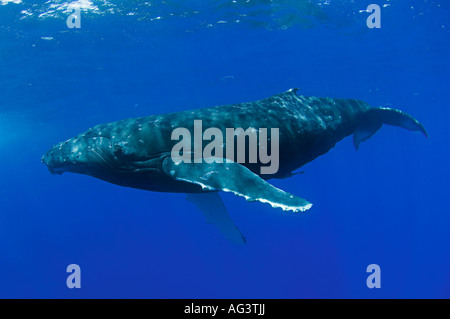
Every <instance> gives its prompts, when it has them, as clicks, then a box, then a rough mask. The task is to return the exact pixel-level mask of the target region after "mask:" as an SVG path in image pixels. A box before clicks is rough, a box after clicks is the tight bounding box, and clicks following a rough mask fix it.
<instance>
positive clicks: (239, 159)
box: [42, 89, 427, 242]
mask: <svg viewBox="0 0 450 319" xmlns="http://www.w3.org/2000/svg"><path fill="white" fill-rule="evenodd" d="M296 92H297V89H291V90H288V91H287V92H284V93H281V94H277V95H274V96H271V97H269V98H266V99H263V100H259V101H255V102H247V103H239V104H231V105H224V106H216V107H210V108H204V109H198V110H192V111H183V112H178V113H169V114H163V115H153V116H148V117H141V118H132V119H126V120H122V121H118V122H114V123H108V124H100V125H97V126H95V127H93V128H91V129H89V130H87V131H86V132H84V133H82V134H80V135H78V136H76V137H74V138H72V139H69V140H67V141H65V142H62V143H59V144H58V145H56V146H54V147H53V148H51V149H50V150H49V151H48V152H47V153H46V154H45V155H44V156H43V157H42V162H44V163H45V164H46V165H47V167H48V169H49V170H50V172H51V173H56V174H61V173H63V172H74V173H80V174H86V175H90V176H94V177H97V178H100V179H102V180H105V181H108V182H111V183H114V184H117V185H122V186H127V187H132V188H138V189H144V190H150V191H160V192H183V193H192V194H195V193H205V195H202V196H209V197H213V196H217V194H216V192H217V191H225V192H232V193H234V194H236V195H238V196H242V197H244V198H246V199H247V200H249V201H260V202H263V203H268V204H270V205H271V206H273V207H279V208H282V209H283V210H290V211H294V212H299V211H305V210H307V209H309V208H310V207H311V206H312V204H311V203H309V202H308V201H306V200H304V199H301V198H299V197H297V196H295V195H292V194H289V193H287V192H284V191H282V190H280V189H278V188H276V187H274V186H272V185H271V184H269V183H268V182H267V181H266V180H268V179H271V178H284V177H287V176H292V175H294V174H293V173H292V172H293V171H294V170H296V169H297V168H299V167H301V166H303V165H305V164H306V163H308V162H310V161H312V160H313V159H315V158H316V157H318V156H320V155H322V154H325V153H326V152H328V151H329V150H330V149H331V148H333V147H334V145H335V144H336V143H337V142H339V141H340V140H341V139H343V138H345V137H346V136H349V135H352V134H353V142H354V145H355V148H356V149H358V148H359V146H360V143H361V142H363V141H365V140H367V139H368V138H369V137H371V136H372V135H373V134H375V132H376V131H377V130H378V129H379V128H380V127H381V126H382V125H383V124H388V125H394V126H399V127H402V128H406V129H408V130H412V131H419V132H421V133H423V134H424V135H425V136H427V133H426V131H425V129H424V128H423V126H422V125H421V124H420V123H419V122H418V121H417V120H415V119H414V118H413V117H411V116H410V115H408V114H406V113H404V112H402V111H399V110H395V109H389V108H372V107H370V106H369V105H368V104H367V103H365V102H362V101H359V100H352V99H335V98H320V97H306V96H301V95H298V94H296ZM199 123H200V128H199ZM206 194H209V195H206ZM192 196H195V195H191V197H190V201H192V202H195V203H196V204H197V205H198V206H199V207H200V208H201V210H202V211H203V212H204V213H205V215H206V216H207V218H208V219H209V220H211V221H212V222H214V223H216V224H220V225H219V229H220V230H221V231H222V232H223V233H224V234H225V235H226V236H227V237H228V238H230V239H231V240H233V241H236V242H243V236H242V235H241V234H240V232H239V231H238V230H237V228H235V227H230V226H229V225H233V224H232V223H231V220H230V219H229V217H228V216H226V217H227V218H225V217H224V215H223V214H225V213H226V210H225V209H216V210H214V211H210V210H208V209H206V208H205V205H204V204H199V203H200V202H202V203H204V202H206V201H205V197H202V200H201V201H196V200H194V199H193V197H192ZM210 202H214V203H216V204H215V205H219V204H220V203H221V200H220V197H218V198H215V199H214V200H211V201H210ZM217 203H219V204H217ZM220 205H222V206H223V204H220ZM224 211H225V213H223V212H224ZM219 212H222V213H219ZM225 221H228V222H225ZM224 225H228V226H226V227H225V226H224Z"/></svg>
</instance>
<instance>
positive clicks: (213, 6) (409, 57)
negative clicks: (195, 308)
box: [0, 0, 450, 298]
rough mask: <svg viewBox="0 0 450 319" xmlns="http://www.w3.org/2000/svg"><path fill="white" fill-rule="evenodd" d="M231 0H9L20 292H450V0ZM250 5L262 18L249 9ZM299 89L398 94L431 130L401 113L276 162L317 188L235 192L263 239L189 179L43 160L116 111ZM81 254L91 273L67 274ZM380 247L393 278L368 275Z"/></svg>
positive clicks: (5, 136)
mask: <svg viewBox="0 0 450 319" xmlns="http://www.w3.org/2000/svg"><path fill="white" fill-rule="evenodd" d="M54 2H55V3H62V1H54ZM94 2H95V1H94ZM230 2H231V1H193V2H192V8H193V9H192V10H191V11H196V10H198V13H191V14H186V16H183V12H184V11H186V10H187V9H186V8H189V4H188V3H190V2H187V1H179V4H180V6H181V7H182V8H179V7H178V6H177V5H174V4H173V3H174V2H171V3H172V5H171V6H167V7H166V6H164V5H163V4H159V5H158V6H156V8H154V7H148V8H144V7H139V8H138V10H135V9H134V8H135V6H136V3H137V2H132V1H125V2H124V3H125V4H122V7H121V8H122V11H120V12H115V13H111V12H110V13H100V14H99V13H94V12H92V10H87V11H84V12H82V28H81V29H78V30H75V29H68V28H67V27H66V24H65V19H66V17H67V15H68V14H66V13H63V12H62V13H61V12H60V13H59V15H56V16H54V17H45V16H42V17H38V15H39V12H41V13H42V12H45V8H46V7H45V6H44V1H42V2H34V3H36V4H37V5H34V6H33V5H32V3H30V2H26V1H24V2H23V3H20V4H14V3H9V4H6V5H3V6H0V40H1V42H0V149H1V151H0V152H1V153H0V154H1V156H0V190H1V192H0V297H1V298H6V297H9V298H18V297H26V298H29V297H32V298H35V297H38V298H47V297H50V298H56V297H62V298H78V297H87V298H91V297H138V298H141V297H146V298H304V297H326V298H329V297H344V298H348V297H351V298H381V297H384V298H398V297H401V298H417V297H426V298H428V297H433V298H436V297H438V298H442V297H445V298H448V297H450V254H449V252H450V251H449V249H450V237H449V231H450V214H449V206H450V196H449V194H448V190H449V187H448V185H449V184H448V183H449V177H450V176H449V166H448V165H449V160H450V149H449V134H448V128H449V124H448V121H449V117H450V109H449V105H448V101H449V99H450V90H449V86H448V85H449V80H450V63H449V56H450V55H449V54H450V47H449V39H450V37H449V36H450V33H449V30H450V21H449V13H450V5H449V3H448V1H444V0H442V1H401V3H391V5H390V6H386V7H384V8H382V16H381V18H382V28H381V29H376V30H375V29H368V28H367V26H366V24H365V20H366V18H367V16H368V15H369V14H368V13H367V12H359V10H361V9H365V8H366V7H367V5H368V4H369V3H372V2H374V3H377V1H374V0H371V1H357V2H358V3H357V4H354V3H353V2H352V1H333V0H331V1H328V2H329V4H325V5H320V6H319V5H318V4H315V3H323V2H325V1H313V2H312V4H308V1H300V0H297V2H295V1H279V3H278V4H280V5H281V6H282V7H283V6H286V8H288V9H287V11H288V12H293V13H294V16H295V15H298V14H300V13H302V12H300V11H302V10H309V11H305V12H306V14H305V16H306V18H308V21H309V22H307V23H304V21H303V20H302V21H300V20H295V19H294V20H293V21H292V19H291V20H289V19H288V18H286V16H283V14H284V11H283V10H280V11H276V12H274V11H273V10H274V8H275V9H276V8H277V5H278V4H277V2H271V1H252V2H251V4H252V5H253V7H252V6H250V5H249V4H247V5H244V4H242V3H243V2H244V1H237V3H236V4H234V5H236V7H235V8H236V9H234V7H231V9H230ZM390 2H394V1H383V2H379V3H378V4H380V5H382V4H389V3H390ZM397 2H400V1H397ZM95 3H97V2H95ZM292 3H297V6H294V9H292V8H291V9H289V8H290V7H289V6H290V5H292ZM181 4H182V5H181ZM298 4H301V5H298ZM127 5H128V7H127ZM303 5H304V6H303ZM47 6H48V4H47ZM223 7H225V8H226V10H228V11H227V12H228V13H227V14H224V12H225V11H224V10H225V9H223ZM124 8H125V9H124ZM23 10H29V12H30V13H32V15H30V16H29V17H27V18H21V17H24V16H25V14H24V13H23V12H22V13H21V11H23ZM39 10H41V11H39ZM152 10H153V11H152ZM172 10H175V11H177V13H176V14H174V15H172V16H171V15H170V13H171V12H172ZM268 10H269V11H268ZM270 10H272V11H270ZM289 10H291V11H289ZM295 10H297V11H295ZM131 11H133V12H135V15H126V13H127V12H131ZM246 12H247V13H252V14H253V13H254V12H257V14H256V15H255V14H253V16H254V17H255V18H254V21H253V20H251V19H250V18H249V19H247V20H246V18H245V16H241V21H239V22H232V21H233V20H236V19H237V18H236V17H237V15H238V14H239V13H246ZM278 15H281V17H282V19H281V20H280V19H279V17H278ZM157 16H161V19H153V20H152V19H151V18H154V17H157ZM248 16H250V15H248ZM248 16H247V17H248ZM283 17H284V18H286V19H285V20H283ZM287 17H289V15H288V16H287ZM227 19H228V20H227ZM217 21H227V22H226V23H223V22H221V23H217ZM280 21H281V22H280ZM286 21H288V22H286ZM289 21H290V22H289ZM48 37H52V39H51V40H49V39H48ZM292 87H299V88H300V91H299V93H300V94H304V95H316V96H331V97H341V98H357V99H362V100H364V101H366V102H368V103H370V104H371V105H373V106H389V105H390V106H392V107H397V108H399V109H402V110H404V111H406V112H408V113H410V114H412V115H413V116H415V117H416V118H417V119H419V120H420V121H421V122H422V123H423V125H424V126H425V127H426V129H427V130H428V133H429V135H430V137H429V139H425V138H424V137H423V136H421V135H419V134H413V133H411V132H409V131H406V130H402V129H399V128H394V127H386V126H384V127H383V128H382V129H381V130H380V131H379V132H378V133H377V134H376V135H375V136H374V137H373V138H371V139H370V140H369V141H367V142H365V143H364V144H362V145H361V148H360V151H358V152H355V150H354V148H353V145H352V143H351V138H347V139H344V140H343V141H342V142H340V143H339V144H338V145H337V146H336V147H335V148H334V149H333V150H331V151H330V152H329V153H328V154H326V155H325V156H322V157H320V158H318V159H316V160H315V161H314V162H312V163H310V164H308V165H307V166H305V167H304V168H303V170H305V173H304V174H301V175H297V176H295V177H293V178H290V179H286V180H274V181H273V182H272V183H273V184H274V185H276V186H278V187H280V188H282V189H284V190H287V191H289V192H292V193H294V194H296V195H298V196H300V197H303V198H306V199H308V200H310V201H311V202H312V203H314V206H313V208H312V209H311V210H309V211H308V212H306V213H304V214H292V213H287V212H283V211H282V210H280V209H272V208H271V207H270V206H269V205H264V204H260V203H247V202H246V201H245V200H244V199H242V198H237V197H235V196H233V195H229V194H223V199H224V202H225V205H226V206H227V208H228V210H229V212H230V214H231V216H232V218H233V219H234V221H235V222H236V224H237V225H238V226H239V228H240V229H241V230H242V232H243V233H244V234H245V235H246V238H247V240H248V243H247V244H246V245H244V246H236V245H233V244H231V243H229V242H227V241H226V239H224V238H223V237H222V236H221V234H220V233H219V232H218V231H217V230H216V229H215V228H214V227H213V226H211V225H209V224H206V223H205V221H204V218H203V216H202V214H201V213H200V212H199V211H197V209H196V208H195V207H194V206H193V205H192V204H190V203H188V202H187V201H185V199H184V195H182V194H166V193H151V192H145V191H139V190H134V189H127V188H121V187H119V186H115V185H112V184H108V183H105V182H102V181H100V180H96V179H93V178H90V177H87V176H81V175H75V174H64V175H62V176H56V175H50V174H49V172H48V171H47V168H46V167H45V166H44V165H43V164H41V163H40V158H41V156H42V155H43V154H44V153H45V151H47V149H48V148H50V147H51V146H52V145H53V144H56V143H57V142H60V141H62V140H66V139H67V138H70V137H72V136H74V135H76V134H78V133H80V132H81V131H84V130H86V129H87V128H89V127H91V126H93V125H96V124H99V123H103V122H109V121H114V120H119V119H122V118H128V117H134V116H141V115H151V114H158V113H163V112H172V111H179V110H186V109H190V108H200V107H207V106H212V105H220V104H228V103H237V102H243V101H251V100H256V99H260V98H265V97H268V96H270V95H272V94H276V93H281V92H283V91H285V90H287V89H289V88H292ZM71 263H76V264H78V265H80V267H81V272H82V288H81V289H73V290H70V289H68V288H67V287H66V277H67V275H68V274H67V273H66V272H65V270H66V267H67V265H69V264H71ZM372 263H376V264H378V265H380V267H381V285H382V288H381V289H372V290H371V289H368V288H367V287H366V278H367V276H368V274H367V273H366V267H367V266H368V265H369V264H372Z"/></svg>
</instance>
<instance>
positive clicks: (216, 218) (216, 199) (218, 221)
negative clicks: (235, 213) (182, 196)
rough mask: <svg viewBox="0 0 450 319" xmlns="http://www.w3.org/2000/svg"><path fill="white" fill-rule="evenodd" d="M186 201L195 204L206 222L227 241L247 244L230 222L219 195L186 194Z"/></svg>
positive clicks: (210, 193) (214, 193)
mask: <svg viewBox="0 0 450 319" xmlns="http://www.w3.org/2000/svg"><path fill="white" fill-rule="evenodd" d="M186 199H187V200H188V201H190V202H191V203H193V204H195V205H196V206H197V207H198V208H199V209H200V211H201V212H202V213H203V215H204V216H205V217H206V221H207V222H208V223H211V224H213V225H214V226H216V227H217V228H218V229H219V230H220V232H221V233H222V234H223V235H224V236H225V237H226V238H227V239H228V240H230V241H231V242H233V243H235V244H245V243H246V242H247V241H246V240H245V237H244V235H242V233H241V232H240V231H239V229H238V228H237V226H236V225H235V224H234V223H233V221H232V220H231V217H230V215H229V214H228V212H227V209H226V208H225V205H224V204H223V201H222V198H220V195H219V193H217V192H205V193H189V194H186Z"/></svg>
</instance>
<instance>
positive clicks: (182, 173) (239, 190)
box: [163, 157, 312, 212]
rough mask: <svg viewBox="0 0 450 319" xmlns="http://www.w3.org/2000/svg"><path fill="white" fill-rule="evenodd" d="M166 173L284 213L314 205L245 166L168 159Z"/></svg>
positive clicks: (207, 188)
mask: <svg viewBox="0 0 450 319" xmlns="http://www.w3.org/2000/svg"><path fill="white" fill-rule="evenodd" d="M163 170H164V173H166V174H167V175H169V176H171V177H172V178H174V179H176V180H178V181H184V182H188V183H193V184H197V185H200V186H202V188H203V189H205V190H209V191H211V190H216V191H219V190H222V191H225V192H232V193H233V194H235V195H237V196H242V197H244V198H245V199H246V200H247V201H260V202H262V203H267V204H270V205H271V206H272V207H279V208H282V209H283V210H290V211H293V212H303V211H306V210H308V209H309V208H311V206H312V204H311V203H310V202H308V201H307V200H305V199H302V198H300V197H297V196H295V195H292V194H289V193H287V192H285V191H283V190H281V189H279V188H276V187H274V186H273V185H271V184H269V183H268V182H266V181H265V180H264V179H262V178H261V177H259V176H258V175H256V174H255V173H253V172H252V171H250V170H249V169H248V168H246V167H245V166H243V165H241V164H238V163H235V162H232V161H229V160H226V161H225V162H224V163H216V162H212V163H206V162H202V163H184V162H181V161H177V162H176V163H175V162H174V161H173V159H172V158H171V157H168V158H166V159H165V160H164V162H163Z"/></svg>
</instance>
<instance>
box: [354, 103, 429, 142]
mask: <svg viewBox="0 0 450 319" xmlns="http://www.w3.org/2000/svg"><path fill="white" fill-rule="evenodd" d="M383 124H387V125H393V126H398V127H402V128H404V129H407V130H410V131H418V132H421V133H422V134H423V135H425V136H426V137H428V134H427V132H426V130H425V128H424V127H423V125H422V124H420V122H419V121H417V120H416V119H415V118H413V117H412V116H411V115H409V114H406V113H405V112H402V111H400V110H396V109H391V108H387V107H380V108H373V109H370V110H368V111H367V113H366V114H365V116H364V119H363V120H362V121H361V123H360V124H359V125H358V127H357V128H356V130H355V132H354V134H353V144H354V145H355V148H356V149H358V148H359V144H361V142H364V141H365V140H367V139H368V138H369V137H371V136H372V135H373V134H375V133H376V132H377V131H378V130H379V129H380V127H381V126H382V125H383Z"/></svg>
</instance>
